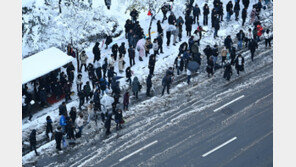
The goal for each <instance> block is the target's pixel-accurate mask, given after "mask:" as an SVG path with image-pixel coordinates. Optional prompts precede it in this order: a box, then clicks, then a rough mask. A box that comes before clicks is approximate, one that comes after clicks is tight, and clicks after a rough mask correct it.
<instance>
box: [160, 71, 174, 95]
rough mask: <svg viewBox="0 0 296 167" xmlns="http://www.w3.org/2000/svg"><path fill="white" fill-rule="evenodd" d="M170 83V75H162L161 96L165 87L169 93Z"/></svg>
mask: <svg viewBox="0 0 296 167" xmlns="http://www.w3.org/2000/svg"><path fill="white" fill-rule="evenodd" d="M171 83H172V78H171V75H166V76H164V77H163V79H162V86H163V89H162V96H163V95H164V91H165V88H167V93H168V94H170V86H171Z"/></svg>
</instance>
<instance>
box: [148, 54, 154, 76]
mask: <svg viewBox="0 0 296 167" xmlns="http://www.w3.org/2000/svg"><path fill="white" fill-rule="evenodd" d="M155 63H156V57H155V55H154V54H152V55H150V57H149V64H148V68H149V74H150V75H154V68H155Z"/></svg>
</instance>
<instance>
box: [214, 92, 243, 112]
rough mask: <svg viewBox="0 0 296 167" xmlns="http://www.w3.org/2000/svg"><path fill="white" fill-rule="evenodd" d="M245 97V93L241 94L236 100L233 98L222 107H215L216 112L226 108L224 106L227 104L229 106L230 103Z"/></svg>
mask: <svg viewBox="0 0 296 167" xmlns="http://www.w3.org/2000/svg"><path fill="white" fill-rule="evenodd" d="M243 97H245V95H241V96H240V97H238V98H236V99H234V100H232V101H230V102H228V103H226V104H224V105H223V106H221V107H219V108H217V109H215V110H214V112H217V111H219V110H221V109H222V108H224V107H226V106H228V105H230V104H232V103H234V102H236V101H238V100H239V99H241V98H243Z"/></svg>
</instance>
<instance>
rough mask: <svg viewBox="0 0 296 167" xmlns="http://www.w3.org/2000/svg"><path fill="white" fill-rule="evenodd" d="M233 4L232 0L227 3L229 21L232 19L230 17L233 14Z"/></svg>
mask: <svg viewBox="0 0 296 167" xmlns="http://www.w3.org/2000/svg"><path fill="white" fill-rule="evenodd" d="M232 8H233V4H232V1H229V2H228V3H227V5H226V11H227V17H226V19H227V21H228V22H229V21H230V18H231V15H232V14H233V9H232Z"/></svg>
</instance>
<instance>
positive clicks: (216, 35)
mask: <svg viewBox="0 0 296 167" xmlns="http://www.w3.org/2000/svg"><path fill="white" fill-rule="evenodd" d="M212 22H213V26H214V29H215V32H214V39H216V37H218V31H219V29H220V22H219V19H218V18H217V15H214V17H213V20H212Z"/></svg>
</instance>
